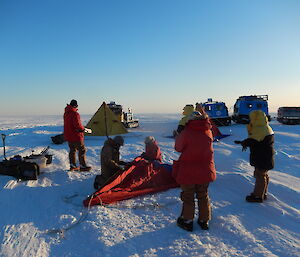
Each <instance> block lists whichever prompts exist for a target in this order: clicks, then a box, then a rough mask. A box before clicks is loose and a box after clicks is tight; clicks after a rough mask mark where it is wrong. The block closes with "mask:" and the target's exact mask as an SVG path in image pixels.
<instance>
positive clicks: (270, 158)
mask: <svg viewBox="0 0 300 257" xmlns="http://www.w3.org/2000/svg"><path fill="white" fill-rule="evenodd" d="M249 118H250V123H249V124H248V125H247V130H248V138H247V139H245V140H243V141H234V142H235V143H236V144H241V145H242V147H243V151H245V150H246V149H247V147H250V165H251V166H254V177H255V186H254V191H253V193H251V194H250V195H247V196H246V201H247V202H258V203H262V202H263V201H264V200H266V199H267V192H268V184H269V175H268V171H269V170H271V169H273V168H274V132H273V130H272V128H271V127H270V126H269V124H268V118H267V116H266V114H265V113H264V112H263V111H261V110H255V111H252V112H251V113H250V114H249Z"/></svg>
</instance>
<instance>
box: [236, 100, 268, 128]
mask: <svg viewBox="0 0 300 257" xmlns="http://www.w3.org/2000/svg"><path fill="white" fill-rule="evenodd" d="M254 110H262V111H263V112H264V113H265V114H266V115H267V117H268V120H269V121H270V120H271V117H270V115H269V108H268V95H250V96H240V97H239V98H238V99H237V100H236V102H235V104H234V110H233V115H232V120H233V121H234V122H236V123H243V124H246V123H249V113H250V112H251V111H254Z"/></svg>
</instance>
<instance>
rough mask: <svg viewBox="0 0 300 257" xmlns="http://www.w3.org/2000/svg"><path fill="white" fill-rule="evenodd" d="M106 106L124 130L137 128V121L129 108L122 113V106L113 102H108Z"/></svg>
mask: <svg viewBox="0 0 300 257" xmlns="http://www.w3.org/2000/svg"><path fill="white" fill-rule="evenodd" d="M107 106H108V107H109V108H110V109H111V110H112V111H113V112H114V114H116V115H117V116H118V117H119V119H120V121H121V122H122V123H123V124H124V126H125V127H126V128H136V127H138V126H139V120H138V119H135V118H134V116H133V113H132V110H131V109H130V108H128V112H124V111H123V107H122V105H120V104H116V103H115V102H110V103H109V104H107Z"/></svg>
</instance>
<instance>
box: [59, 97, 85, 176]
mask: <svg viewBox="0 0 300 257" xmlns="http://www.w3.org/2000/svg"><path fill="white" fill-rule="evenodd" d="M77 108H78V104H77V101H76V100H74V99H73V100H72V101H71V102H70V104H67V106H66V108H65V113H64V138H65V140H66V141H68V144H69V148H70V151H69V161H70V171H76V170H80V171H90V170H91V167H89V166H87V165H86V157H85V153H86V149H85V146H84V130H85V128H84V126H83V125H82V124H81V120H80V115H79V113H78V112H77V110H78V109H77ZM77 151H78V159H79V164H80V167H77V165H76V152H77Z"/></svg>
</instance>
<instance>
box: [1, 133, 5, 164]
mask: <svg viewBox="0 0 300 257" xmlns="http://www.w3.org/2000/svg"><path fill="white" fill-rule="evenodd" d="M1 137H2V142H3V155H4V160H6V153H5V138H6V135H5V134H1Z"/></svg>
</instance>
